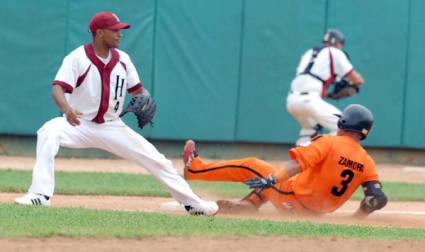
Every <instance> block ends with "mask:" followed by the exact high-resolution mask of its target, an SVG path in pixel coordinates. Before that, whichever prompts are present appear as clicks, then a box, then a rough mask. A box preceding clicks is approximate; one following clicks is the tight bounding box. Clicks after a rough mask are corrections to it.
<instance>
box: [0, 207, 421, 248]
mask: <svg viewBox="0 0 425 252" xmlns="http://www.w3.org/2000/svg"><path fill="white" fill-rule="evenodd" d="M228 235H232V236H248V235H257V236H279V235H287V236H327V237H329V236H330V237H333V236H337V237H344V238H360V239H362V238H364V239H385V240H403V239H410V240H425V229H413V228H412V229H404V228H395V227H365V226H357V225H335V224H314V223H309V222H304V221H297V222H283V221H265V220H261V221H260V220H241V219H229V218H220V217H196V216H186V215H185V216H170V215H162V214H153V213H140V212H124V211H109V210H91V209H81V208H42V207H23V206H17V205H11V204H0V237H20V236H29V237H50V236H67V237H107V238H112V237H114V238H137V239H140V238H145V237H151V236H228Z"/></svg>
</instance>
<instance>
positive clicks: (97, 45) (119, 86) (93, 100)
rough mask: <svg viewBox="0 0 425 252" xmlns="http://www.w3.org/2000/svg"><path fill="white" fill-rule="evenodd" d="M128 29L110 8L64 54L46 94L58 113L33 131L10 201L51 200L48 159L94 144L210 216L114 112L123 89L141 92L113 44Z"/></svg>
mask: <svg viewBox="0 0 425 252" xmlns="http://www.w3.org/2000/svg"><path fill="white" fill-rule="evenodd" d="M128 28H130V25H129V24H125V23H121V22H120V20H119V19H118V17H117V16H116V15H115V14H114V13H111V12H100V13H97V14H96V15H95V16H94V17H93V18H92V19H91V21H90V24H89V30H90V32H91V33H92V34H93V42H92V43H90V44H86V45H83V46H80V47H78V48H77V49H75V50H74V51H72V52H71V53H70V54H69V55H67V56H66V57H65V58H64V60H63V62H62V66H61V67H60V68H59V71H58V73H57V75H56V78H55V81H54V82H53V88H52V97H53V99H54V101H55V102H56V104H57V106H58V107H59V108H60V110H61V111H62V112H63V114H64V116H63V117H57V118H54V119H52V120H50V121H48V122H46V123H45V124H44V125H43V126H42V127H41V128H40V129H39V130H38V132H37V160H36V163H35V166H34V169H33V177H32V184H31V187H30V188H29V190H28V193H27V194H26V195H25V196H23V197H20V198H16V199H15V202H16V203H18V204H23V205H43V206H50V205H51V197H52V196H53V192H54V187H55V178H54V159H55V156H56V154H57V153H58V151H59V147H60V146H65V147H68V148H98V149H102V150H106V151H109V152H111V153H113V154H115V155H117V156H120V157H122V158H125V159H127V160H131V161H134V162H136V163H137V164H139V165H140V166H143V167H144V168H146V169H147V170H149V171H150V172H151V173H152V174H153V175H154V176H155V177H156V178H157V179H158V180H159V181H160V182H161V183H162V184H163V185H164V186H165V187H166V188H167V189H168V191H169V192H170V193H171V195H172V196H173V197H174V199H175V200H177V201H178V202H179V203H180V204H181V205H183V206H184V207H185V209H186V210H187V211H188V212H189V213H190V214H195V215H214V214H215V213H216V212H217V210H218V206H217V204H216V203H215V202H213V201H205V200H203V199H201V198H199V197H198V196H197V195H196V194H195V193H194V192H193V191H192V189H191V188H190V186H189V185H188V184H187V182H186V181H185V180H184V179H183V178H182V177H181V176H180V175H179V174H178V173H177V171H176V170H175V168H174V167H173V165H172V162H171V161H170V160H168V159H167V158H165V156H164V155H163V154H161V153H159V152H158V150H157V149H156V148H155V147H154V146H153V145H152V144H151V143H149V142H148V141H147V140H146V139H145V138H144V137H143V136H141V135H139V134H138V133H136V132H135V131H133V130H132V129H131V128H130V127H128V126H127V125H126V124H125V123H124V122H123V121H122V120H121V119H120V117H119V115H120V113H121V111H122V109H123V105H124V99H125V94H126V92H128V93H130V94H131V95H135V94H138V93H141V92H142V90H143V85H142V84H141V82H140V79H139V76H138V74H137V71H136V68H135V67H134V65H133V63H132V61H131V59H130V57H129V56H128V55H127V54H126V53H125V52H123V51H121V50H118V49H116V48H118V47H119V45H120V40H121V37H122V34H121V29H128Z"/></svg>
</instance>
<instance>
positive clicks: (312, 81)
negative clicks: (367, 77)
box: [286, 29, 364, 146]
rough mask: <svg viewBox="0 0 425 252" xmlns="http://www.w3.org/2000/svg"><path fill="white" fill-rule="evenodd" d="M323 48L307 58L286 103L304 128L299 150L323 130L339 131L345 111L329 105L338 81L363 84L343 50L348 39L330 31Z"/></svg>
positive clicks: (302, 63)
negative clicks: (328, 97)
mask: <svg viewBox="0 0 425 252" xmlns="http://www.w3.org/2000/svg"><path fill="white" fill-rule="evenodd" d="M322 42H323V44H322V46H320V47H316V48H311V49H309V50H308V51H307V52H305V53H304V54H303V56H302V57H301V61H300V63H299V65H298V68H297V72H296V77H295V79H294V80H293V81H292V83H291V89H290V91H289V94H288V96H287V99H286V108H287V110H288V112H289V113H290V114H291V115H292V116H293V117H294V118H295V119H296V120H297V122H298V123H299V124H300V125H301V127H302V128H301V130H300V132H299V136H298V139H297V141H296V145H297V146H307V145H308V144H310V143H311V139H313V138H314V137H315V136H316V135H318V134H319V133H320V129H321V128H322V127H323V128H325V129H327V130H329V131H330V132H331V133H333V134H334V133H335V132H336V131H337V129H338V128H337V125H336V123H337V118H336V117H335V116H334V115H335V114H338V115H339V114H341V111H340V110H339V109H338V108H336V107H335V106H333V105H332V104H330V103H328V102H326V101H325V100H324V99H325V98H326V94H327V88H328V87H329V85H331V84H332V83H333V82H334V80H335V78H339V79H342V78H346V79H348V81H349V82H351V84H353V85H357V86H360V85H362V84H363V82H364V80H363V77H362V76H361V75H360V74H359V73H358V72H357V71H355V70H354V68H353V65H352V64H351V62H350V60H349V58H348V56H347V55H346V53H345V52H344V51H342V48H343V47H344V44H345V37H344V35H343V34H342V32H340V31H338V30H336V29H330V30H328V31H327V32H326V33H325V35H324V37H323V41H322Z"/></svg>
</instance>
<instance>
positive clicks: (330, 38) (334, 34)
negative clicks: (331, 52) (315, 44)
mask: <svg viewBox="0 0 425 252" xmlns="http://www.w3.org/2000/svg"><path fill="white" fill-rule="evenodd" d="M322 42H323V43H327V44H329V45H332V46H334V45H336V43H340V44H341V45H344V44H345V37H344V34H343V33H342V32H341V31H339V30H337V29H329V30H327V31H326V33H325V35H324V36H323V41H322Z"/></svg>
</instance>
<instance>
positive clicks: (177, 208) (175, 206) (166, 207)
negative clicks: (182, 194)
mask: <svg viewBox="0 0 425 252" xmlns="http://www.w3.org/2000/svg"><path fill="white" fill-rule="evenodd" d="M159 209H160V210H161V211H163V212H166V213H167V212H168V213H169V212H173V213H176V212H177V213H186V209H184V206H182V205H180V203H178V202H177V201H170V202H165V203H162V204H161V206H160V207H159Z"/></svg>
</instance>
